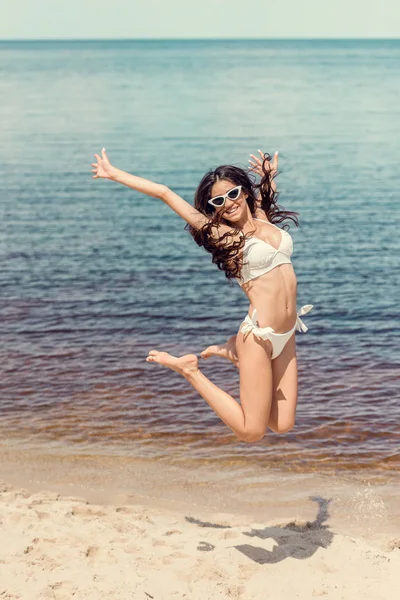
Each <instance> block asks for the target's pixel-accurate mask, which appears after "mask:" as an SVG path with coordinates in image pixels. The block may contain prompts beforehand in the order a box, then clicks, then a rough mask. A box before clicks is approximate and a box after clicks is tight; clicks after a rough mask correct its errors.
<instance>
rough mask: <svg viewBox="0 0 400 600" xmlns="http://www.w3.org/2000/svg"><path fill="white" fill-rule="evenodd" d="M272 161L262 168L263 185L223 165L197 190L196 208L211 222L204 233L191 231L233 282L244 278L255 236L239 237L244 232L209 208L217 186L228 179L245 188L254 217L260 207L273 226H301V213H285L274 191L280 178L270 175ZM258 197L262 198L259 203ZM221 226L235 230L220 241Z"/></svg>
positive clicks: (277, 194) (238, 170)
mask: <svg viewBox="0 0 400 600" xmlns="http://www.w3.org/2000/svg"><path fill="white" fill-rule="evenodd" d="M270 160H271V157H270V155H269V154H265V155H264V162H263V167H262V168H263V176H262V177H261V181H260V182H259V183H256V182H255V180H253V179H252V178H251V177H250V175H249V173H248V172H247V171H245V170H244V169H241V168H240V167H235V166H233V165H222V166H220V167H217V168H216V169H215V170H214V171H209V172H208V173H206V174H205V175H204V177H203V179H202V180H201V181H200V183H199V186H198V188H197V190H196V193H195V196H194V206H195V208H196V209H197V210H198V211H199V212H201V213H203V215H206V216H208V217H210V219H209V221H208V222H207V223H206V224H205V225H203V227H201V228H200V229H195V228H194V227H192V226H191V225H187V229H188V231H189V232H190V234H191V235H192V236H193V238H194V240H195V242H196V243H197V244H198V245H199V246H202V247H203V248H205V250H207V252H210V254H211V255H212V261H213V263H214V264H216V265H217V267H218V268H219V269H221V271H224V272H225V275H226V277H227V278H228V279H230V280H232V279H236V278H238V277H240V272H241V270H242V266H243V248H244V245H245V242H246V238H247V237H250V236H251V235H252V232H250V233H249V234H247V235H239V234H240V229H237V228H235V227H234V226H233V225H232V224H231V223H230V222H229V221H227V220H226V219H223V218H222V217H221V216H220V214H221V213H218V212H217V211H216V210H215V208H214V207H213V206H211V204H208V200H210V198H211V190H212V187H213V185H214V183H216V182H217V181H218V180H220V179H224V180H228V181H231V182H232V183H233V184H234V185H235V186H236V185H241V186H242V191H243V192H245V193H246V194H247V198H246V201H247V204H248V206H249V209H250V212H251V214H252V215H253V216H255V214H256V210H257V208H258V206H260V208H262V210H263V211H264V212H265V214H266V215H267V218H268V220H269V221H270V222H271V223H275V224H277V223H282V222H283V221H287V220H290V221H292V222H293V223H294V224H295V225H296V226H297V225H298V224H299V222H298V219H297V215H298V213H295V212H291V211H287V210H284V209H283V208H282V207H280V206H278V204H277V200H278V197H279V193H278V192H276V191H275V190H273V188H272V181H273V179H274V178H275V177H276V175H277V174H276V173H275V174H271V173H270V169H269V165H267V163H269V161H270ZM257 197H258V198H259V200H258V201H257ZM219 224H224V225H228V226H231V228H232V229H231V231H228V232H226V233H224V234H222V235H220V236H218V234H217V236H218V237H216V232H217V231H218V225H219ZM283 229H289V225H288V224H287V223H285V224H284V225H283Z"/></svg>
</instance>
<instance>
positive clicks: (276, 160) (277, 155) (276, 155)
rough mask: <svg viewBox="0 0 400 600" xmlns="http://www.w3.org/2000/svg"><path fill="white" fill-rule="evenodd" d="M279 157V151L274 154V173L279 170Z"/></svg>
mask: <svg viewBox="0 0 400 600" xmlns="http://www.w3.org/2000/svg"><path fill="white" fill-rule="evenodd" d="M278 157H279V152H278V150H277V151H276V152H275V154H274V158H273V159H272V163H271V165H272V168H273V170H274V171H277V170H278Z"/></svg>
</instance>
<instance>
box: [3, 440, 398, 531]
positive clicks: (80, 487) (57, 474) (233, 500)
mask: <svg viewBox="0 0 400 600" xmlns="http://www.w3.org/2000/svg"><path fill="white" fill-rule="evenodd" d="M364 475H365V473H363V477H362V478H361V479H355V478H354V477H352V475H351V474H350V475H349V474H348V473H344V474H343V475H334V476H333V475H331V474H317V473H296V472H294V473H290V472H287V471H285V472H281V471H279V470H266V469H259V468H257V467H256V466H254V465H251V466H247V467H242V466H240V467H238V466H237V465H233V466H232V467H231V468H224V469H216V468H215V466H214V465H213V464H212V463H211V462H210V464H208V465H201V466H199V465H197V466H196V467H195V468H193V466H189V467H188V466H179V465H173V464H168V462H167V460H163V461H154V460H151V459H138V458H130V457H126V456H124V457H122V456H119V457H117V456H104V455H102V456H99V455H98V456H94V455H83V454H73V453H71V452H70V451H69V452H68V453H61V452H59V451H49V450H48V451H47V452H46V451H44V449H41V450H40V451H39V450H35V451H33V450H32V449H29V450H27V449H21V448H17V447H15V446H13V445H5V444H3V445H0V481H5V482H7V484H10V485H12V486H14V487H17V488H25V489H26V490H27V491H28V492H29V493H38V492H40V491H42V490H46V491H51V492H54V493H58V494H61V495H71V494H73V495H76V496H80V497H85V498H86V499H87V500H88V501H89V502H93V503H95V504H100V505H112V504H115V503H119V502H122V503H124V504H130V505H134V504H137V505H141V504H143V503H144V504H145V505H146V506H149V507H152V508H155V509H162V510H164V509H167V510H168V509H171V510H175V509H176V508H177V507H179V509H180V510H183V511H184V510H187V508H188V507H190V509H195V510H199V511H206V512H211V513H213V512H226V513H232V514H240V515H242V516H244V517H247V518H256V519H259V520H262V519H267V520H269V519H270V518H274V519H276V518H278V519H279V518H285V517H287V514H288V513H289V514H291V515H292V518H294V519H300V520H304V519H305V520H310V521H312V520H313V519H315V504H314V503H313V501H312V500H310V499H311V498H320V499H321V500H323V501H326V502H329V504H330V510H329V519H330V523H331V526H332V527H334V528H335V530H336V531H338V532H340V533H342V534H343V535H356V536H360V537H365V538H367V539H370V540H371V539H376V540H378V541H379V540H384V539H386V538H387V537H388V536H389V537H390V536H395V537H396V536H398V537H400V509H399V508H398V497H399V495H400V482H399V481H395V480H394V479H390V480H389V481H387V482H385V483H382V482H379V480H378V482H377V481H376V480H375V478H374V476H371V477H369V478H368V477H365V476H364Z"/></svg>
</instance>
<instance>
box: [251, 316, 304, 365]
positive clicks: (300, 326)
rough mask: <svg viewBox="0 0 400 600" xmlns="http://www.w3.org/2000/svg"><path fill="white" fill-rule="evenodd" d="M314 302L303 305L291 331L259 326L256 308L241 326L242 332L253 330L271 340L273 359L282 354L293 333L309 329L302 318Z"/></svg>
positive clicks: (260, 337) (257, 335) (259, 336)
mask: <svg viewBox="0 0 400 600" xmlns="http://www.w3.org/2000/svg"><path fill="white" fill-rule="evenodd" d="M312 307H313V305H312V304H306V305H305V306H303V307H302V308H301V309H300V310H299V312H298V313H297V317H296V323H295V324H294V326H293V327H292V329H291V330H290V331H286V332H285V333H275V331H274V330H273V329H272V327H259V326H258V323H257V311H256V310H254V311H253V314H252V316H251V317H250V315H247V316H246V318H245V320H244V322H243V327H242V328H241V330H240V331H241V332H242V333H243V334H244V335H247V334H248V333H250V332H252V333H253V335H255V336H256V337H258V338H259V339H260V340H269V341H270V342H271V345H272V357H271V358H272V360H273V359H274V358H276V357H277V356H279V355H280V353H281V352H282V350H283V349H284V347H285V346H286V344H287V342H288V341H289V339H290V338H291V337H292V335H293V333H294V332H295V331H296V330H297V331H302V332H303V333H305V332H306V331H308V327H306V326H305V325H304V323H303V321H302V320H301V319H300V317H302V316H303V315H306V314H307V313H308V312H310V310H311V309H312Z"/></svg>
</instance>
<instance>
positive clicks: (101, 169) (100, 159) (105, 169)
mask: <svg viewBox="0 0 400 600" xmlns="http://www.w3.org/2000/svg"><path fill="white" fill-rule="evenodd" d="M94 157H95V159H96V160H97V163H92V167H93V169H92V173H94V175H93V179H99V178H102V179H111V172H112V170H113V166H112V164H111V163H110V161H109V160H108V156H107V154H106V151H105V149H104V148H103V149H102V151H101V156H99V155H98V154H95V155H94Z"/></svg>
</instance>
